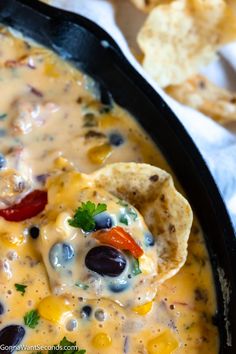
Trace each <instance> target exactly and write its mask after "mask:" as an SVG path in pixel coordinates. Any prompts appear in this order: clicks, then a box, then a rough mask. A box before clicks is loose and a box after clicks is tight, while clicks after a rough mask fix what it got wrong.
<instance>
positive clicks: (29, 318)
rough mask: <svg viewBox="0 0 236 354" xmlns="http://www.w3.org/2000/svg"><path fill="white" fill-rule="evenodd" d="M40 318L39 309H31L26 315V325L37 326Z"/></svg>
mask: <svg viewBox="0 0 236 354" xmlns="http://www.w3.org/2000/svg"><path fill="white" fill-rule="evenodd" d="M39 319H40V316H39V313H38V311H37V310H31V311H29V312H27V313H26V314H25V316H24V322H25V325H26V326H28V327H29V328H35V327H36V326H37V325H38V323H39Z"/></svg>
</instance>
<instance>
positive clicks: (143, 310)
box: [133, 301, 153, 316]
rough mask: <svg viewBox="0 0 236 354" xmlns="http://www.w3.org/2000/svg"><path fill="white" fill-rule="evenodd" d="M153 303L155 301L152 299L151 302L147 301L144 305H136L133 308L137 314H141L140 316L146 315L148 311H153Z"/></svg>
mask: <svg viewBox="0 0 236 354" xmlns="http://www.w3.org/2000/svg"><path fill="white" fill-rule="evenodd" d="M152 304H153V302H152V301H150V302H147V303H146V304H144V305H141V306H136V307H134V308H133V311H134V312H136V313H137V314H139V315H140V316H145V315H146V314H147V313H148V312H150V311H151V309H152Z"/></svg>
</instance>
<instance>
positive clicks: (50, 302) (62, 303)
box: [38, 296, 71, 324]
mask: <svg viewBox="0 0 236 354" xmlns="http://www.w3.org/2000/svg"><path fill="white" fill-rule="evenodd" d="M70 311H71V307H70V306H69V305H68V303H67V302H66V300H65V299H64V298H63V297H59V296H47V297H45V298H44V299H43V300H42V301H41V302H40V303H39V305H38V312H39V314H40V316H41V317H43V318H44V319H45V320H48V321H51V322H54V323H59V324H61V323H62V322H63V321H64V319H65V318H66V317H67V316H68V315H69V314H70Z"/></svg>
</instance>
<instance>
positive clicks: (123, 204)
mask: <svg viewBox="0 0 236 354" xmlns="http://www.w3.org/2000/svg"><path fill="white" fill-rule="evenodd" d="M117 204H119V205H121V206H123V207H127V206H129V204H128V203H127V202H126V201H125V200H123V199H119V200H118V202H117Z"/></svg>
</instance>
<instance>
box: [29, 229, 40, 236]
mask: <svg viewBox="0 0 236 354" xmlns="http://www.w3.org/2000/svg"><path fill="white" fill-rule="evenodd" d="M29 234H30V236H31V237H32V238H33V239H36V238H38V237H39V234H40V230H39V228H38V227H37V226H31V227H30V228H29Z"/></svg>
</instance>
